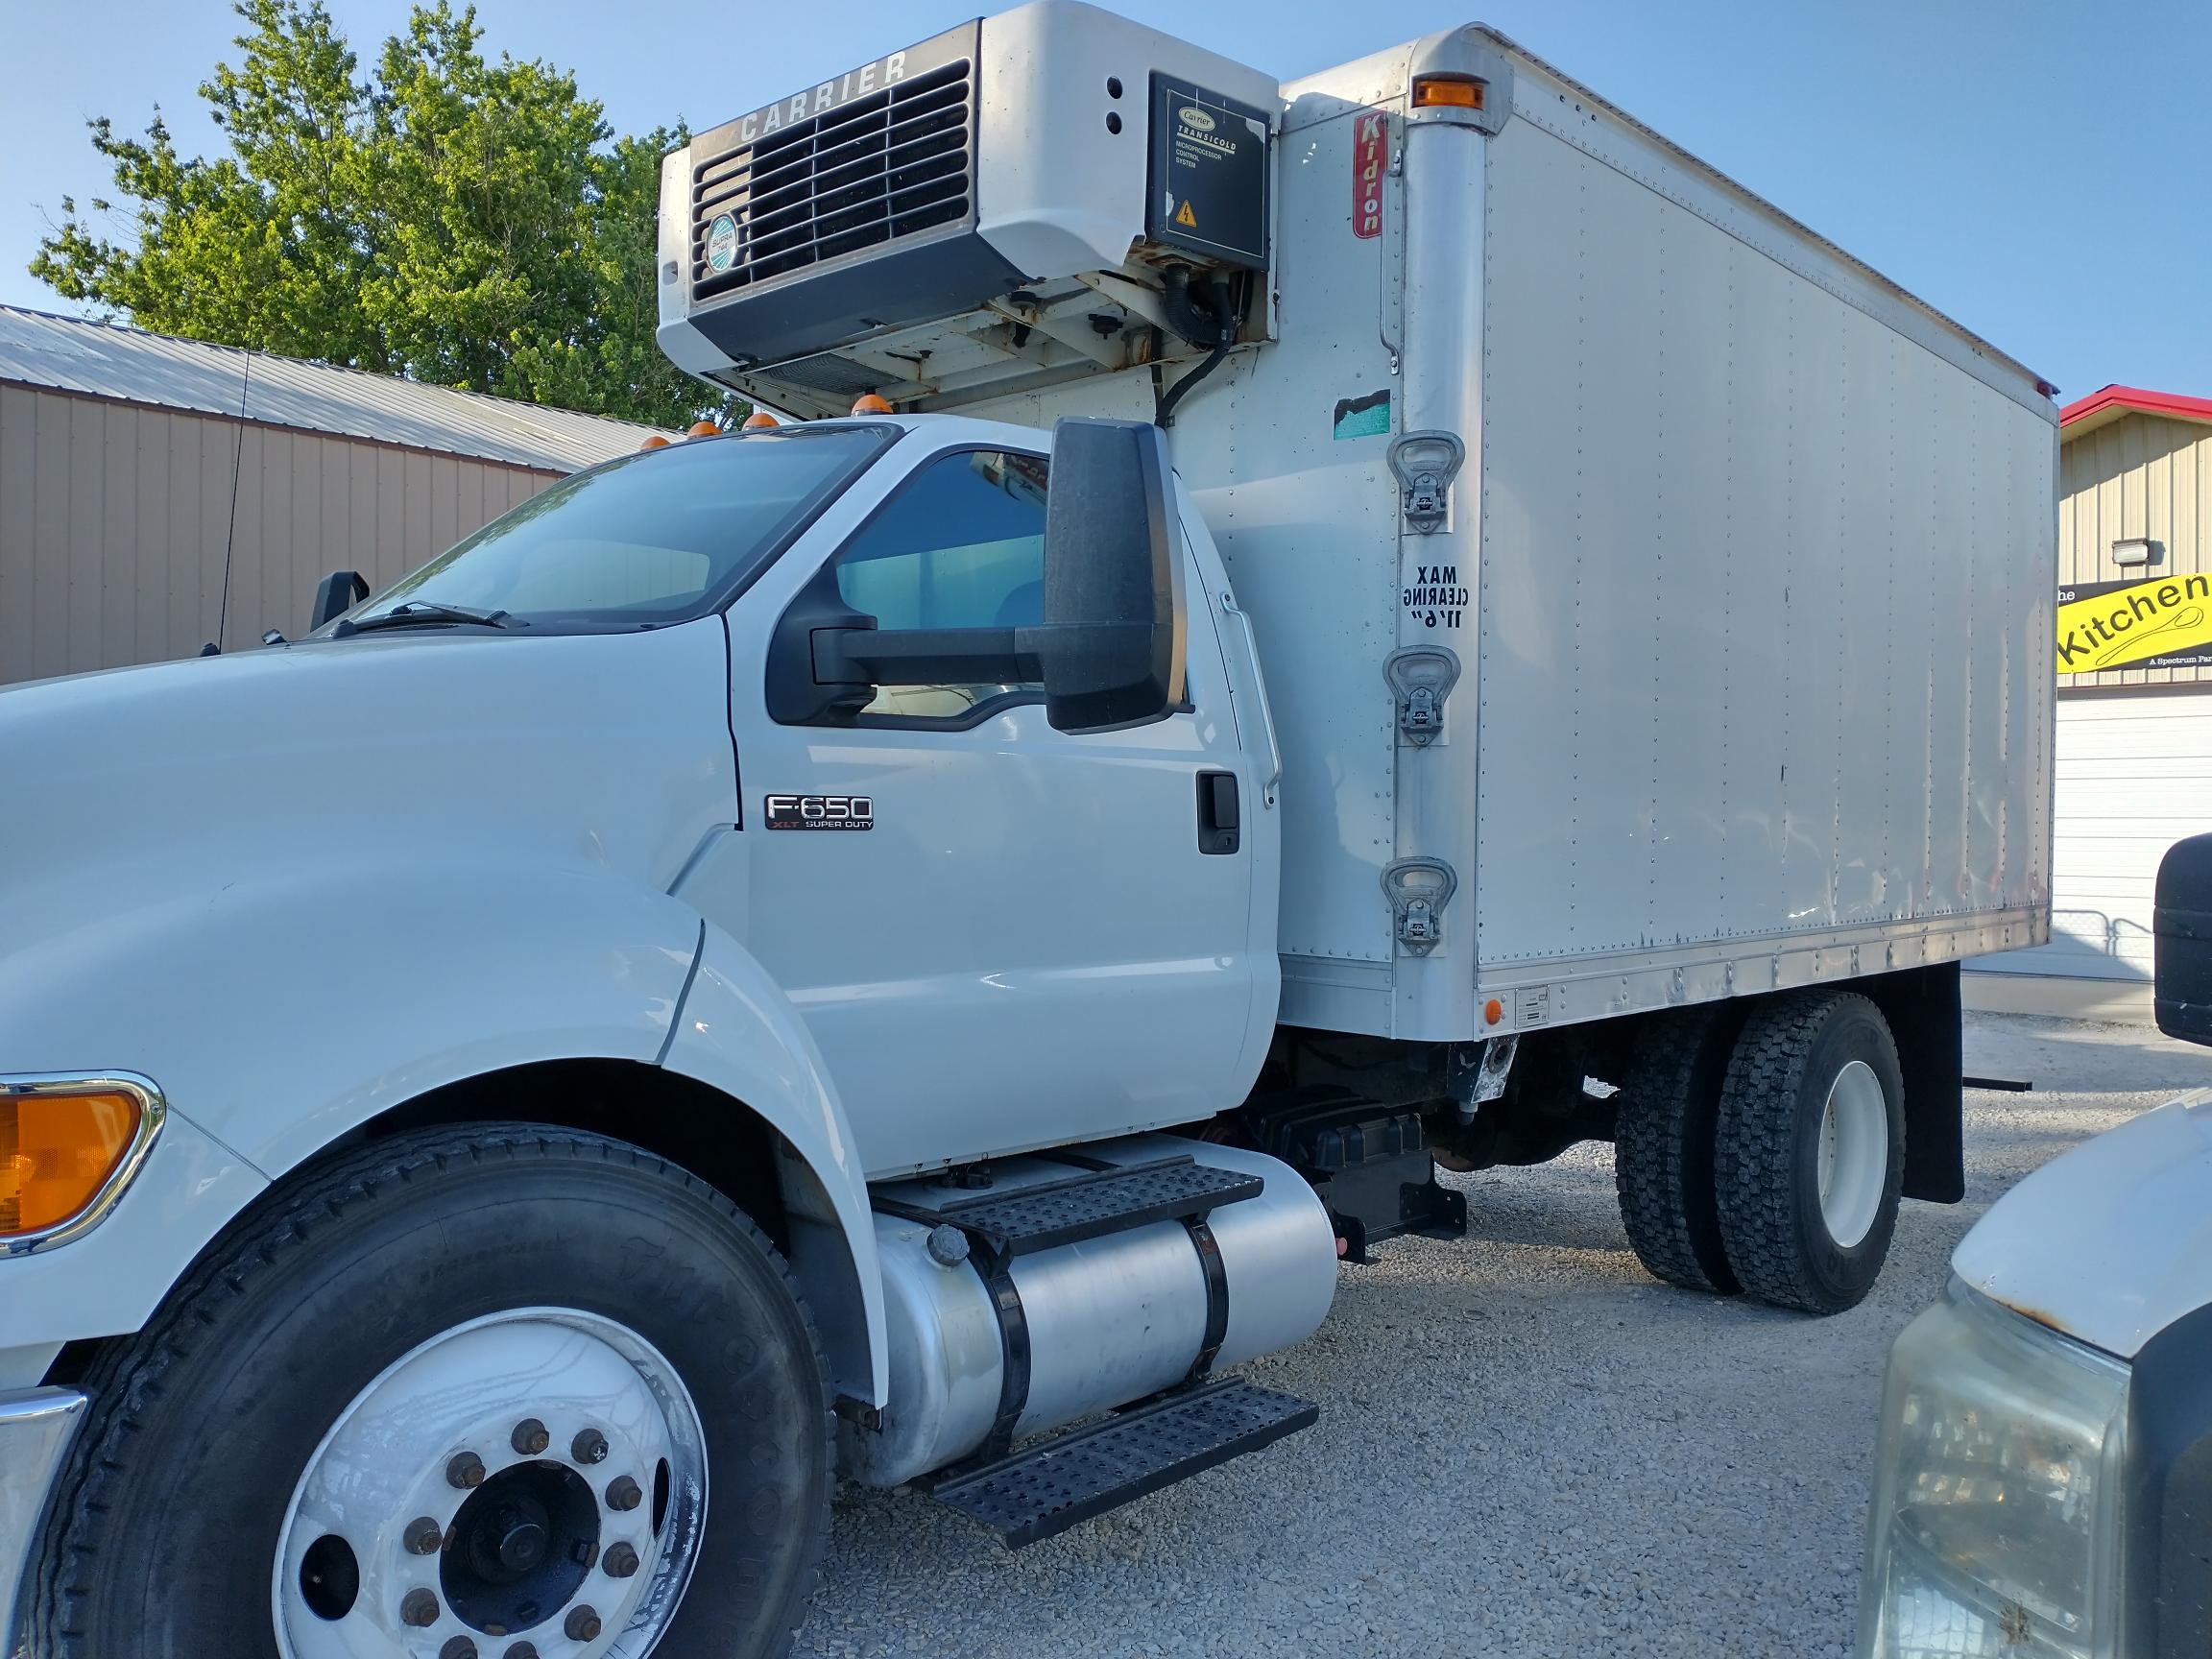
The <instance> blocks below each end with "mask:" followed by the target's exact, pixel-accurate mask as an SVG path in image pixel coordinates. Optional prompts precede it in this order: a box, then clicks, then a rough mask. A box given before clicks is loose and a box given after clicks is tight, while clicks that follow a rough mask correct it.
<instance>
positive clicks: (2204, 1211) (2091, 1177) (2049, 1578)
mask: <svg viewBox="0 0 2212 1659" xmlns="http://www.w3.org/2000/svg"><path fill="white" fill-rule="evenodd" d="M2152 928H2153V931H2154V932H2155V934H2156V941H2157V952H2158V954H2157V963H2158V967H2157V1016H2158V1025H2159V1028H2160V1029H2161V1030H2163V1031H2165V1032H2166V1034H2167V1035H2168V1036H2171V1037H2179V1038H2181V1039H2183V1040H2184V1041H2186V1042H2190V1043H2200V1044H2212V835H2194V836H2191V837H2189V838H2188V839H2187V840H2184V841H2180V842H2176V844H2175V845H2174V847H2172V848H2171V849H2170V850H2169V851H2168V852H2167V854H2166V856H2165V859H2164V860H2163V861H2162V862H2161V864H2160V865H2159V868H2158V888H2157V905H2156V908H2155V910H2154V911H2153V913H2152ZM1951 1265H1952V1269H1953V1277H1952V1281H1951V1285H1950V1286H1949V1288H1948V1290H1947V1291H1946V1293H1945V1295H1944V1297H1943V1299H1942V1300H1941V1301H1940V1302H1938V1303H1937V1304H1936V1306H1935V1307H1933V1308H1931V1309H1929V1310H1927V1311H1926V1312H1925V1313H1923V1314H1921V1315H1920V1317H1919V1318H1917V1319H1915V1320H1914V1321H1913V1322H1912V1323H1911V1325H1909V1326H1907V1327H1906V1329H1905V1332H1904V1334H1902V1335H1900V1336H1899V1337H1898V1338H1897V1345H1896V1347H1895V1348H1894V1349H1893V1350H1892V1351H1891V1353H1890V1356H1889V1368H1888V1376H1887V1381H1886V1383H1885V1385H1884V1389H1883V1398H1882V1430H1881V1440H1880V1446H1879V1451H1878V1453H1877V1455H1876V1459H1875V1474H1874V1502H1873V1506H1872V1511H1871V1517H1872V1521H1871V1527H1870V1528H1869V1536H1868V1540H1867V1554H1866V1571H1865V1576H1864V1580H1863V1586H1862V1589H1861V1595H1860V1614H1859V1646H1858V1651H1859V1653H1860V1654H1861V1655H1862V1659H1937V1656H1940V1659H2028V1656H2030V1655H2032V1656H2034V1659H2114V1656H2125V1659H2200V1656H2201V1655H2202V1654H2204V1653H2206V1652H2207V1651H2212V1550H2207V1548H2206V1540H2207V1538H2208V1537H2212V1091H2206V1090H2202V1089H2200V1090H2197V1091H2195V1092H2193V1093H2192V1094H2188V1095H2185V1096H2183V1097H2182V1098H2180V1099H2178V1100H2172V1101H2169V1102H2167V1103H2166V1104H2165V1105H2163V1106H2161V1107H2159V1108H2157V1109H2156V1110H2155V1111H2151V1112H2146V1113H2144V1114H2143V1115H2142V1116H2141V1117H2139V1118H2132V1119H2130V1120H2129V1121H2128V1122H2126V1123H2124V1124H2122V1125H2121V1126H2120V1127H2119V1128H2117V1129H2111V1130H2107V1131H2106V1132H2105V1133H2104V1134H2103V1135H2100V1136H2098V1137H2097V1138H2096V1139H2095V1140H2093V1141H2089V1142H2084V1143H2083V1144H2081V1145H2080V1146H2077V1147H2075V1148H2074V1149H2073V1150H2072V1151H2070V1152H2067V1153H2066V1154H2064V1155H2063V1156H2061V1157H2058V1158H2056V1159H2054V1160H2052V1162H2050V1163H2049V1164H2046V1165H2044V1166H2043V1167H2042V1168H2040V1169H2038V1170H2036V1171H2035V1172H2034V1173H2033V1174H2032V1175H2030V1176H2029V1177H2028V1178H2027V1179H2026V1180H2024V1181H2022V1182H2021V1183H2020V1184H2019V1185H2018V1186H2017V1187H2015V1188H2013V1189H2012V1190H2010V1191H2009V1192H2008V1193H2006V1194H2005V1196H2004V1197H2002V1198H2000V1199H1999V1200H1998V1201H1997V1202H1996V1203H1995V1204H1994V1205H1992V1206H1991V1207H1990V1210H1989V1213H1988V1214H1986V1215H1984V1217H1983V1218H1982V1219H1981V1220H1980V1221H1978V1222H1977V1223H1975V1226H1974V1229H1973V1231H1972V1232H1970V1233H1968V1234H1967V1235H1966V1237H1965V1238H1963V1239H1961V1240H1960V1245H1959V1248H1958V1250H1957V1251H1956V1252H1955V1253H1954V1255H1953V1256H1952V1258H1951Z"/></svg>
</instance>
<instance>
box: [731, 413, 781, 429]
mask: <svg viewBox="0 0 2212 1659" xmlns="http://www.w3.org/2000/svg"><path fill="white" fill-rule="evenodd" d="M778 425H781V421H778V420H777V419H776V417H775V416H773V415H771V414H769V413H768V411H767V410H765V409H756V410H754V411H753V413H752V414H750V415H748V416H746V417H745V424H744V425H742V426H740V427H738V428H737V430H738V431H740V432H765V431H767V430H768V429H769V428H770V427H772V426H778Z"/></svg>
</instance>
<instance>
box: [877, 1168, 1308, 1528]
mask: <svg viewBox="0 0 2212 1659" xmlns="http://www.w3.org/2000/svg"><path fill="white" fill-rule="evenodd" d="M1082 1150H1083V1152H1084V1153H1085V1154H1086V1155H1088V1156H1091V1157H1094V1158H1098V1159H1101V1160H1104V1161H1106V1162H1109V1163H1113V1164H1120V1165H1134V1164H1144V1163H1149V1162H1152V1161H1154V1160H1157V1159H1161V1158H1166V1157H1173V1156H1176V1155H1188V1156H1190V1157H1191V1158H1194V1159H1195V1160H1196V1161H1197V1162H1198V1163H1200V1164H1207V1165H1212V1166H1215V1167H1218V1168H1222V1169H1229V1170H1234V1171H1236V1172H1238V1173H1240V1174H1251V1175H1257V1176H1259V1177H1260V1178H1261V1179H1262V1181H1263V1182H1264V1184H1265V1185H1264V1187H1263V1189H1262V1191H1261V1192H1260V1193H1259V1194H1258V1195H1257V1196H1256V1197H1251V1198H1246V1199H1242V1200H1240V1201H1238V1202H1237V1203H1233V1204H1225V1205H1222V1206H1221V1207H1220V1208H1218V1209H1216V1210H1214V1212H1213V1213H1212V1214H1210V1215H1209V1217H1208V1225H1209V1227H1210V1228H1211V1230H1212V1232H1213V1235H1214V1240H1215V1242H1216V1244H1217V1246H1218V1248H1219V1250H1220V1253H1221V1265H1222V1270H1223V1276H1224V1278H1225V1280H1226V1282H1227V1286H1228V1324H1227V1327H1226V1329H1225V1331H1224V1334H1223V1336H1222V1341H1221V1348H1220V1352H1219V1353H1218V1354H1217V1355H1216V1356H1215V1357H1214V1369H1215V1370H1219V1369H1222V1368H1224V1367H1227V1366H1230V1365H1235V1364H1238V1363H1239V1362H1241V1361H1243V1360H1246V1359H1251V1358H1257V1357H1258V1356H1260V1355H1262V1354H1269V1353H1273V1352H1274V1351H1275V1350H1277V1349H1280V1348H1287V1347H1289V1346H1291V1345H1292V1344H1293V1343H1297V1342H1302V1341H1304V1340H1305V1339H1306V1338H1307V1337H1308V1336H1310V1335H1311V1334H1313V1332H1314V1331H1315V1330H1316V1329H1317V1328H1318V1327H1319V1325H1320V1323H1321V1321H1322V1320H1323V1319H1324V1318H1325V1317H1327V1315H1328V1312H1329V1303H1330V1299H1331V1298H1332V1297H1333V1296H1334V1293H1335V1288H1336V1237H1335V1233H1334V1229H1332V1228H1331V1226H1330V1225H1329V1217H1328V1213H1327V1212H1326V1211H1325V1210H1324V1209H1323V1208H1322V1205H1321V1201H1320V1200H1319V1199H1318V1198H1316V1197H1315V1196H1314V1194H1313V1190H1312V1188H1310V1186H1308V1185H1307V1183H1306V1181H1305V1180H1304V1179H1303V1178H1302V1177H1301V1176H1300V1175H1299V1174H1298V1173H1297V1172H1296V1171H1295V1170H1293V1169H1292V1168H1290V1166H1288V1165H1286V1164H1283V1163H1280V1162H1278V1161H1277V1160H1275V1159H1273V1158H1269V1157H1266V1156H1264V1155H1262V1154H1261V1153H1258V1152H1247V1151H1242V1150H1239V1149H1238V1148H1235V1147H1229V1146H1215V1145H1213V1144H1211V1143H1209V1142H1199V1141H1187V1140H1184V1139H1182V1138H1180V1137H1177V1136H1169V1135H1142V1136H1135V1137H1132V1138H1130V1139H1128V1140H1124V1141H1114V1142H1105V1143H1103V1144H1098V1145H1089V1146H1085V1147H1084V1148H1082ZM1068 1174H1069V1166H1067V1165H1066V1164H1064V1163H1055V1162H1051V1161H1048V1160H1046V1159H1042V1158H1014V1159H1007V1160H1004V1161H1002V1162H998V1163H995V1164H993V1165H992V1166H991V1175H992V1190H993V1191H994V1192H997V1193H1011V1192H1016V1191H1019V1190H1021V1189H1022V1187H1025V1186H1035V1185H1038V1184H1041V1183H1045V1182H1054V1181H1065V1180H1067V1178H1068ZM876 1196H877V1197H878V1199H879V1200H887V1201H890V1202H892V1203H896V1204H900V1205H902V1206H905V1207H909V1208H914V1209H922V1210H927V1209H934V1208H936V1207H938V1206H940V1205H943V1204H946V1203H949V1202H954V1201H957V1200H960V1199H963V1198H971V1197H973V1196H974V1193H973V1192H971V1191H967V1190H961V1189H957V1188H953V1187H950V1186H948V1185H945V1184H944V1183H942V1182H939V1181H935V1180H928V1179H919V1180H913V1181H901V1182H896V1183H892V1184H889V1185H887V1186H884V1187H882V1188H878V1189H877V1190H876ZM930 1232H931V1229H930V1227H929V1225H927V1224H926V1223H925V1222H921V1221H915V1220H909V1219H905V1218H902V1217H900V1216H896V1215H890V1214H881V1213H878V1215H877V1217H876V1238H877V1247H878V1252H879V1254H880V1260H881V1262H882V1268H883V1288H884V1301H885V1312H886V1316H887V1325H888V1335H889V1339H890V1360H891V1394H890V1400H889V1403H888V1404H887V1405H886V1406H885V1407H884V1410H883V1421H882V1428H881V1430H880V1431H867V1430H863V1429H860V1428H858V1427H856V1426H854V1425H852V1424H841V1425H840V1429H839V1433H840V1435H841V1459H840V1460H841V1463H842V1466H843V1469H844V1472H845V1473H846V1474H847V1475H849V1476H851V1477H852V1478H854V1479H859V1480H864V1481H866V1482H868V1483H869V1484H871V1485H876V1486H895V1485H898V1484H900V1483H901V1482H902V1481H905V1480H911V1479H914V1478H915V1477H916V1476H918V1475H923V1474H926V1473H927V1472H928V1471H930V1470H932V1469H937V1468H941V1467H943V1466H944V1465H945V1464H948V1463H951V1462H954V1461H956V1460H958V1459H959V1458H961V1457H964V1456H966V1455H969V1454H970V1453H971V1452H974V1450H975V1449H976V1448H977V1447H979V1446H980V1445H982V1443H983V1441H984V1439H985V1437H986V1436H987V1435H988V1434H989V1433H990V1431H991V1426H992V1422H993V1419H994V1418H995V1417H996V1415H997V1413H998V1405H999V1393H1000V1385H1001V1382H1002V1376H1003V1367H1004V1346H1003V1343H1002V1341H1001V1338H1000V1334H999V1327H998V1313H997V1311H996V1310H995V1308H994V1306H993V1303H992V1298H991V1295H990V1292H989V1291H988V1290H987V1289H986V1288H985V1286H984V1282H983V1278H982V1276H981V1273H980V1272H979V1270H978V1265H977V1261H976V1259H975V1258H974V1257H969V1258H967V1259H965V1260H957V1261H953V1262H941V1261H939V1260H938V1259H937V1258H936V1257H935V1256H933V1255H932V1254H931V1253H930V1249H929V1236H930ZM1010 1276H1011V1278H1012V1280H1013V1282H1014V1286H1015V1288H1016V1290H1017V1291H1018V1292H1019V1293H1020V1296H1021V1300H1022V1315H1023V1317H1024V1319H1025V1321H1026V1323H1027V1327H1028V1334H1029V1348H1030V1374H1029V1391H1028V1399H1027V1403H1026V1405H1025V1406H1024V1407H1023V1409H1022V1415H1021V1417H1020V1419H1019V1420H1018V1422H1017V1424H1016V1427H1015V1432H1016V1435H1017V1436H1021V1435H1027V1434H1033V1433H1036V1432H1037V1431H1041V1430H1045V1429H1050V1428H1054V1427H1057V1426H1058V1425H1060V1424H1063V1423H1070V1422H1072V1421H1074V1420H1075V1419H1077V1418H1079V1417H1086V1416H1089V1415H1091V1414H1092V1413H1094V1412H1097V1411H1103V1410H1106V1409H1109V1408H1110V1407H1116V1406H1122V1405H1126V1404H1128V1403H1129V1402H1130V1401H1133V1400H1140V1399H1142V1398H1143V1397H1144V1396H1146V1395H1148V1394H1153V1393H1157V1392H1158V1391H1159V1390H1161V1389H1163V1388H1166V1387H1170V1386H1172V1385H1173V1384H1174V1383H1178V1382H1180V1381H1182V1379H1183V1378H1184V1377H1185V1376H1187V1375H1188V1374H1189V1372H1190V1365H1191V1361H1192V1360H1193V1359H1195V1358H1197V1356H1198V1352H1199V1349H1200V1348H1201V1346H1202V1345H1203V1343H1204V1341H1205V1334H1206V1314H1207V1296H1206V1273H1205V1269H1204V1267H1203V1266H1202V1264H1201V1262H1200V1258H1199V1254H1198V1251H1197V1249H1196V1247H1195V1246H1194V1245H1193V1243H1192V1241H1191V1237H1190V1232H1189V1230H1188V1229H1186V1228H1185V1227H1184V1225H1183V1223H1182V1222H1180V1221H1155V1222H1152V1223H1149V1224H1147V1225H1145V1226H1142V1227H1136V1228H1132V1229H1130V1230H1129V1231H1127V1232H1123V1233H1112V1234H1108V1235H1106V1236H1105V1237H1103V1238H1087V1239H1083V1240H1081V1241H1079V1242H1076V1243H1072V1244H1063V1245H1058V1246H1056V1247H1054V1248H1051V1249H1048V1250H1042V1251H1039V1252H1037V1253H1036V1254H1034V1255H1028V1256H1021V1257H1018V1258H1016V1259H1015V1261H1014V1262H1013V1264H1012V1267H1011V1269H1010Z"/></svg>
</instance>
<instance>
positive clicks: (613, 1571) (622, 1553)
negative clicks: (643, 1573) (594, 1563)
mask: <svg viewBox="0 0 2212 1659" xmlns="http://www.w3.org/2000/svg"><path fill="white" fill-rule="evenodd" d="M599 1565H600V1566H602V1567H604V1568H606V1569H607V1576H608V1577H610V1578H627V1577H629V1576H630V1575H631V1574H633V1573H635V1572H637V1551H635V1550H633V1549H631V1548H630V1546H629V1545H627V1544H610V1545H608V1546H607V1552H606V1553H605V1554H604V1555H602V1556H600V1557H599Z"/></svg>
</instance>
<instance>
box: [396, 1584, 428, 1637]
mask: <svg viewBox="0 0 2212 1659" xmlns="http://www.w3.org/2000/svg"><path fill="white" fill-rule="evenodd" d="M399 1623H402V1624H412V1625H414V1626H415V1627H416V1628H417V1629H418V1630H420V1629H421V1628H422V1627H423V1626H424V1625H426V1624H435V1623H438V1598H437V1597H435V1596H433V1595H431V1594H430V1592H429V1591H427V1590H410V1591H408V1592H407V1596H406V1599H404V1600H402V1601H401V1602H400V1603H399Z"/></svg>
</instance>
